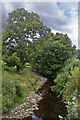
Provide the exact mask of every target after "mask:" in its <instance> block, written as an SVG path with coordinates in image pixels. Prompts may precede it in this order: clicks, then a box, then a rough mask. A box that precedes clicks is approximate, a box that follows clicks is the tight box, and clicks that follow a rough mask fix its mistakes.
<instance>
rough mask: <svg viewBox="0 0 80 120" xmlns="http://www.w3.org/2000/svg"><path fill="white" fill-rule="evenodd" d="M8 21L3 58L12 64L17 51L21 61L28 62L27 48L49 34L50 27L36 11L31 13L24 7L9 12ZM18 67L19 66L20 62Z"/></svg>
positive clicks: (4, 37)
mask: <svg viewBox="0 0 80 120" xmlns="http://www.w3.org/2000/svg"><path fill="white" fill-rule="evenodd" d="M7 22H8V24H7V27H6V29H5V32H4V33H3V39H2V40H3V59H4V61H5V62H7V64H8V66H9V65H10V66H11V59H13V58H12V57H11V56H12V55H13V54H14V52H15V55H16V56H17V57H18V58H19V61H20V63H21V64H25V62H27V54H28V53H27V49H28V48H29V47H31V45H32V44H34V43H35V41H37V40H38V39H39V38H41V37H43V36H45V35H46V34H48V32H50V29H49V28H47V27H46V26H44V24H43V23H42V22H40V19H39V16H38V15H37V14H36V13H33V12H32V13H30V12H28V11H27V10H25V9H23V8H22V9H17V10H14V11H13V12H11V13H9V17H8V20H7ZM13 56H14V55H13ZM14 60H15V59H14ZM19 61H18V62H19ZM13 63H14V64H12V65H15V64H16V61H15V62H14V61H13ZM17 67H18V68H19V64H18V65H17Z"/></svg>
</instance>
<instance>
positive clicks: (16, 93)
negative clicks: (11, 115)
mask: <svg viewBox="0 0 80 120" xmlns="http://www.w3.org/2000/svg"><path fill="white" fill-rule="evenodd" d="M2 75H3V80H2V88H3V89H2V90H3V91H2V92H3V97H2V98H3V100H2V105H3V107H2V111H3V112H7V111H8V110H9V109H11V108H13V107H15V106H16V105H17V104H21V103H22V102H23V98H24V97H26V96H27V95H28V93H29V92H30V91H31V90H33V89H35V88H36V87H37V81H38V80H40V77H39V76H38V75H36V74H35V73H34V72H32V70H31V69H30V68H25V69H24V70H20V72H19V73H18V74H17V73H14V72H13V71H10V72H8V71H3V74H2Z"/></svg>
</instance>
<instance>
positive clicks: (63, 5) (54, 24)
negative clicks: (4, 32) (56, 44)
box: [2, 0, 78, 48]
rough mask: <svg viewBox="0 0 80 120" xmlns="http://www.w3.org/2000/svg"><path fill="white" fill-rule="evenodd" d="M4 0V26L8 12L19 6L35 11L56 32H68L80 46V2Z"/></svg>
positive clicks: (74, 42) (3, 26) (73, 41)
mask: <svg viewBox="0 0 80 120" xmlns="http://www.w3.org/2000/svg"><path fill="white" fill-rule="evenodd" d="M8 1H9V0H7V2H5V1H4V2H2V28H3V29H5V26H6V24H7V22H6V20H7V18H8V13H10V12H12V11H13V10H14V9H17V8H25V9H26V10H28V11H29V12H35V13H37V14H38V15H39V16H40V20H41V21H42V22H43V23H44V24H45V25H46V26H47V27H49V28H51V31H52V32H53V33H54V34H56V32H59V33H64V34H66V33H67V34H68V36H69V37H70V39H71V40H72V43H73V44H74V45H76V47H77V48H78V3H77V2H8Z"/></svg>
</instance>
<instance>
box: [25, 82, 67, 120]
mask: <svg viewBox="0 0 80 120" xmlns="http://www.w3.org/2000/svg"><path fill="white" fill-rule="evenodd" d="M53 85H54V83H53V81H50V80H48V81H47V82H45V83H44V85H43V86H42V87H41V88H40V89H39V90H38V91H37V94H42V95H43V97H42V99H41V100H40V101H39V102H38V108H39V110H35V111H33V113H32V115H31V116H29V117H27V118H24V119H23V120H61V119H62V120H64V118H65V117H66V116H67V114H68V113H67V108H66V106H65V104H64V103H63V102H62V99H61V98H59V97H58V95H57V93H55V92H52V91H51V89H50V87H51V86H53ZM62 117H63V118H62Z"/></svg>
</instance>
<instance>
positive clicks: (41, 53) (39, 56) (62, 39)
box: [31, 33, 76, 78]
mask: <svg viewBox="0 0 80 120" xmlns="http://www.w3.org/2000/svg"><path fill="white" fill-rule="evenodd" d="M75 51H76V49H75V47H74V46H73V47H72V43H71V41H70V39H69V37H68V36H67V35H63V34H59V33H57V34H56V35H55V36H54V34H52V33H48V34H47V35H46V36H45V37H42V38H41V39H40V40H39V41H38V42H37V43H36V44H35V45H34V49H33V52H32V53H33V54H32V56H31V62H32V64H33V67H35V68H36V69H37V71H38V72H39V73H40V74H43V75H44V76H46V77H48V78H55V77H56V75H57V73H58V72H59V70H60V69H61V68H62V67H63V65H64V62H65V61H66V60H67V59H68V58H71V57H72V56H73V55H74V54H75Z"/></svg>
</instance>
